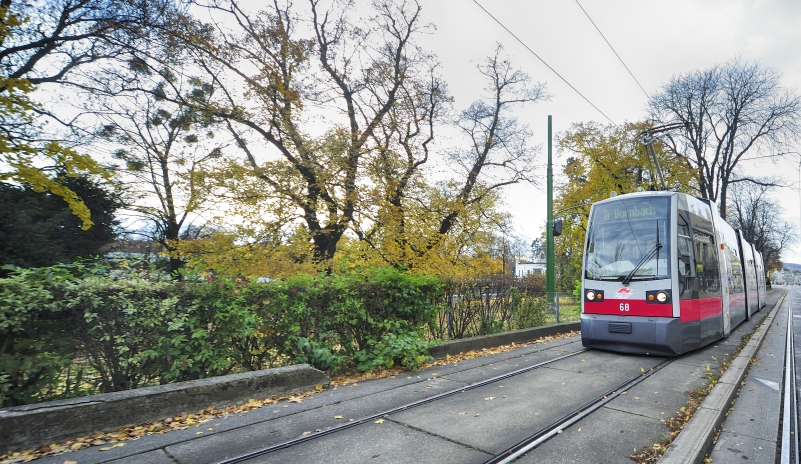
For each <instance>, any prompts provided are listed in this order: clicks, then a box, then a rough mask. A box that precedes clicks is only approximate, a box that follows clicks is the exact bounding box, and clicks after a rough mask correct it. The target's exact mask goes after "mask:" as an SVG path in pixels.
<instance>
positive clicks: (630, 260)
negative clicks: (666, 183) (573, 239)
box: [584, 197, 670, 281]
mask: <svg viewBox="0 0 801 464" xmlns="http://www.w3.org/2000/svg"><path fill="white" fill-rule="evenodd" d="M669 217H670V198H666V197H651V198H649V197H637V198H626V199H624V198H621V199H619V200H613V201H609V202H606V203H603V204H599V205H596V206H595V208H594V209H593V213H592V217H591V218H590V226H589V231H588V232H587V234H588V239H587V250H586V253H585V259H586V262H585V266H584V269H585V276H584V277H585V278H587V279H593V280H621V281H622V280H624V279H626V277H628V278H629V280H650V279H666V278H669V277H670V267H669V263H670V240H669V238H668V237H670V229H669V224H670V221H669V220H668V219H669ZM658 245H661V246H658ZM638 266H639V268H638ZM635 269H636V271H635V272H634V273H633V274H632V275H631V276H629V274H631V272H632V270H635Z"/></svg>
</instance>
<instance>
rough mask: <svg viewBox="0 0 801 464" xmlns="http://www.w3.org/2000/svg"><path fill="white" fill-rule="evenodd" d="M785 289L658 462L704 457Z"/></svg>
mask: <svg viewBox="0 0 801 464" xmlns="http://www.w3.org/2000/svg"><path fill="white" fill-rule="evenodd" d="M786 295H787V291H786V290H785V291H784V294H782V296H781V297H780V298H779V300H778V301H776V303H775V304H774V305H773V307H772V308H771V309H770V312H769V313H768V315H767V317H766V318H765V320H764V321H762V324H760V325H759V328H758V329H757V331H756V333H754V335H753V336H752V337H751V339H750V340H749V341H748V343H747V344H746V345H745V346H744V347H743V349H742V350H741V351H740V354H738V355H737V357H736V358H735V359H734V360H733V361H732V363H731V365H730V366H729V368H728V369H726V372H724V373H723V375H722V376H721V377H720V380H719V381H718V383H717V384H716V385H715V386H714V387H713V388H712V391H711V392H709V395H707V397H706V398H705V399H704V401H703V402H702V403H701V406H700V407H699V408H698V410H697V411H695V414H693V417H692V418H691V419H690V421H689V422H687V425H685V426H684V428H683V429H682V430H681V432H680V433H679V435H678V436H677V437H676V439H675V440H673V443H671V445H670V446H669V447H668V449H667V451H666V452H665V454H664V455H663V456H662V458H661V459H660V460H659V463H660V464H684V463H694V464H695V463H700V462H702V461H703V460H704V457H705V456H706V453H707V451H708V450H709V446H710V445H711V444H712V438H713V436H714V434H715V431H716V428H717V427H718V426H719V425H720V424H722V423H723V421H724V420H725V417H726V413H727V412H728V411H729V408H730V407H731V404H732V401H733V400H734V399H735V397H736V396H737V389H738V388H739V387H740V383H741V382H742V381H743V379H744V378H745V375H746V373H747V372H748V367H749V366H750V362H751V359H753V357H754V355H755V354H756V353H757V350H758V349H759V347H760V345H762V342H763V340H764V339H765V336H766V335H767V333H768V329H769V328H770V325H771V323H772V322H773V319H774V318H775V317H776V314H778V312H779V308H780V307H781V304H782V302H783V301H784V297H785V296H786Z"/></svg>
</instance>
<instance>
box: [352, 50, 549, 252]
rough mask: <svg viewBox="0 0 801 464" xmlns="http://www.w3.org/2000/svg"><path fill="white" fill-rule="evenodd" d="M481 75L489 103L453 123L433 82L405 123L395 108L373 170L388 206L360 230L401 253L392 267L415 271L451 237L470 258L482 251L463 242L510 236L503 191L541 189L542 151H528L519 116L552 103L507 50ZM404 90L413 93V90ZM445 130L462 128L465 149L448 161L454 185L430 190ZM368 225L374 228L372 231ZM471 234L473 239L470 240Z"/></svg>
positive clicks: (376, 244) (420, 94)
mask: <svg viewBox="0 0 801 464" xmlns="http://www.w3.org/2000/svg"><path fill="white" fill-rule="evenodd" d="M477 68H478V71H479V73H480V74H482V75H483V76H484V77H485V78H486V87H485V95H484V98H483V99H481V100H477V101H475V102H474V103H472V104H471V105H470V106H469V107H468V108H467V109H465V110H464V111H462V112H461V113H460V114H459V115H458V116H457V117H455V118H453V120H450V121H448V120H447V119H446V116H447V115H448V113H447V110H448V105H447V103H448V102H447V100H445V99H444V97H445V95H444V89H443V88H442V86H443V84H442V83H441V82H439V81H438V80H436V79H434V78H432V79H431V80H430V81H429V82H428V83H427V85H428V88H426V89H424V91H423V90H422V89H418V90H417V91H416V92H415V94H416V95H418V97H417V98H415V99H411V98H410V99H404V101H409V102H414V104H413V105H410V107H408V108H405V109H403V111H404V112H405V114H404V116H403V117H398V114H397V112H398V109H396V108H393V109H392V110H391V111H390V122H391V124H389V125H382V126H381V132H380V134H379V135H380V137H376V139H377V147H378V152H379V154H380V156H378V157H377V158H376V160H375V162H374V163H373V164H372V165H371V166H372V168H373V169H371V175H372V176H373V177H372V179H373V180H374V181H375V182H376V183H377V184H379V185H382V186H384V190H383V192H384V195H385V197H384V198H383V199H378V200H379V201H378V202H377V203H379V204H383V205H384V206H383V207H382V208H381V209H379V210H377V211H376V214H375V215H374V216H372V217H368V219H369V220H368V221H363V222H359V223H357V224H356V225H355V229H356V230H357V233H358V235H359V237H360V238H361V239H362V240H366V241H368V242H369V243H370V244H371V246H373V247H374V248H380V247H381V246H384V247H385V248H387V249H391V250H396V251H397V252H396V253H384V256H385V259H386V260H387V261H388V262H390V263H391V264H397V263H398V262H400V263H403V264H406V265H411V263H413V262H415V261H418V260H420V259H422V258H424V257H425V256H426V254H428V253H431V252H432V250H435V249H437V248H438V247H440V246H441V245H442V243H443V241H445V240H446V237H450V238H456V241H455V242H456V243H454V244H453V245H455V246H456V247H459V248H462V249H465V250H466V249H475V247H474V246H473V245H471V244H468V243H463V242H462V243H460V240H465V239H466V240H468V241H471V242H474V244H475V245H476V246H478V243H475V240H476V238H477V234H478V233H479V230H487V229H494V230H495V232H493V233H497V232H498V231H500V232H501V233H503V234H505V235H506V234H507V233H506V232H505V231H504V229H505V226H504V225H503V224H504V222H505V218H503V217H502V216H503V215H502V214H494V212H493V210H494V209H495V206H496V205H497V200H498V198H499V196H498V195H499V191H500V190H501V189H502V188H503V187H505V186H508V185H510V184H515V183H519V182H532V183H534V182H535V180H534V178H533V177H532V176H531V173H532V172H534V171H535V169H534V163H535V158H536V154H537V149H536V148H535V147H531V146H529V140H530V138H531V131H530V130H529V129H528V127H526V126H524V125H520V124H519V123H518V121H517V120H516V119H515V117H514V116H513V111H514V109H515V107H519V106H523V105H525V104H528V103H534V102H536V101H538V100H541V99H545V98H547V95H546V94H545V90H544V88H545V87H544V85H543V84H540V83H532V82H531V79H530V78H529V76H527V75H526V74H525V73H523V72H521V71H519V70H515V69H513V67H512V65H511V62H510V61H509V59H508V58H507V57H505V56H504V53H503V48H502V47H501V46H500V45H496V46H495V48H494V50H493V54H492V55H491V56H489V57H487V58H485V59H484V60H483V61H482V62H481V63H480V64H479V65H478V66H477ZM402 90H403V91H408V89H407V88H406V87H404V88H403V89H402ZM395 121H405V124H398V123H396V122H395ZM410 122H413V123H410ZM444 125H453V126H455V127H456V128H457V129H458V130H459V131H460V132H461V133H462V135H463V136H464V138H463V144H462V146H461V147H458V148H456V149H450V150H449V151H445V152H444V153H441V154H442V155H444V161H445V162H446V163H447V164H448V165H449V166H451V167H452V168H453V171H452V173H451V176H452V177H451V179H450V181H449V182H447V183H443V184H440V185H439V186H438V187H436V188H431V187H430V186H429V185H428V184H427V183H426V182H429V181H430V179H427V178H425V176H424V174H425V172H424V169H425V168H426V164H427V163H428V162H429V160H430V155H432V154H438V153H437V152H436V151H434V152H432V150H431V149H430V147H429V144H430V143H431V142H432V141H433V140H434V138H435V129H440V130H442V129H443V126H444ZM380 200H383V203H382V202H381V201H380ZM459 222H462V226H461V227H459V226H458V224H459ZM363 223H366V224H369V225H370V227H369V228H365V229H366V230H365V231H362V228H361V226H363ZM468 228H469V229H472V230H473V231H474V232H472V233H468V231H467V230H466V229H468ZM455 229H458V230H455ZM493 233H490V234H487V235H485V236H484V237H486V238H490V237H491V236H492V235H493ZM381 240H383V242H381ZM388 241H392V242H394V243H392V244H388V243H387V242H388ZM493 241H494V240H493Z"/></svg>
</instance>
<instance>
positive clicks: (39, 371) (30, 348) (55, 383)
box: [0, 264, 102, 406]
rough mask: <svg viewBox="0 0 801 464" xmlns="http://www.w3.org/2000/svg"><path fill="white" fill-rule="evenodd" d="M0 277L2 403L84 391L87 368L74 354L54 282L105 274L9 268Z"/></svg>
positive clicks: (81, 269) (81, 267)
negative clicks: (78, 363)
mask: <svg viewBox="0 0 801 464" xmlns="http://www.w3.org/2000/svg"><path fill="white" fill-rule="evenodd" d="M3 270H4V271H5V273H6V275H7V277H5V278H0V406H15V405H21V404H29V403H35V402H39V401H46V400H52V399H59V398H68V397H71V396H76V395H79V394H80V392H79V391H78V388H79V385H80V384H81V383H82V380H83V379H82V377H83V372H84V371H83V369H82V368H81V367H77V368H75V369H71V368H70V367H71V365H72V361H73V357H74V356H75V344H74V343H73V340H72V337H71V332H70V330H69V329H70V326H69V324H68V316H67V315H66V314H65V313H64V312H63V311H62V308H61V307H60V306H59V305H58V304H57V303H58V299H57V297H56V296H54V295H53V293H52V288H53V286H54V285H57V284H59V283H60V282H64V281H69V280H72V279H75V278H80V277H83V276H87V275H98V274H102V270H100V269H98V268H96V267H87V266H84V265H82V264H74V265H57V266H52V267H47V268H36V269H21V268H17V267H14V266H4V267H3Z"/></svg>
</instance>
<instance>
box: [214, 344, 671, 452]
mask: <svg viewBox="0 0 801 464" xmlns="http://www.w3.org/2000/svg"><path fill="white" fill-rule="evenodd" d="M587 351H588V350H586V349H582V350H580V351H577V352H574V353H569V354H567V355H563V356H559V357H557V358H554V359H550V360H547V361H544V362H540V363H537V364H534V365H532V366H527V367H525V368H522V369H517V370H514V371H511V372H508V373H505V374H502V375H499V376H496V377H492V378H490V379H486V380H482V381H479V382H475V383H472V384H470V385H466V386H462V387H459V388H455V389H452V390H449V391H446V392H443V393H439V394H436V395H432V396H430V397H427V398H423V399H421V400H417V401H414V402H411V403H408V404H404V405H402V406H397V407H393V408H390V409H386V410H383V411H381V412H378V413H374V414H369V415H366V416H363V417H361V418H358V419H354V420H351V421H349V422H348V423H345V424H341V425H337V426H334V427H331V428H328V429H325V430H321V431H318V432H315V433H312V434H309V435H306V436H302V437H297V438H294V439H291V440H287V441H284V442H281V443H277V444H273V445H270V446H265V447H262V448H259V449H256V450H253V451H250V452H248V453H244V454H241V455H239V456H234V457H230V458H226V459H224V460H221V461H218V462H217V463H216V464H234V463H243V462H249V461H253V460H257V461H259V462H261V461H262V460H263V459H269V455H270V454H271V453H274V452H276V451H279V450H284V449H287V448H291V447H294V446H299V445H302V444H305V443H309V442H312V441H314V440H318V439H320V438H322V437H325V436H330V435H333V434H337V433H339V432H343V431H345V430H347V429H350V428H353V427H357V426H359V425H362V424H367V423H370V422H374V421H376V420H380V419H388V418H389V416H391V415H393V414H397V413H399V412H403V411H408V410H410V409H414V408H416V407H419V406H422V405H425V404H430V403H433V402H436V401H439V400H443V399H445V398H448V397H451V396H453V395H457V394H460V393H465V392H467V391H470V390H475V389H478V388H481V387H485V386H488V385H491V384H493V383H497V382H499V381H502V380H506V379H510V378H512V377H516V376H519V375H521V374H525V373H527V372H531V371H534V370H536V369H539V368H542V367H546V366H551V367H556V365H557V363H559V362H560V361H565V360H567V359H569V358H573V357H575V356H578V355H581V354H584V353H586V352H587ZM679 358H680V357H679ZM679 358H668V359H665V360H664V361H662V362H660V363H658V364H656V365H654V366H652V367H650V368H648V369H646V370H644V371H643V372H640V373H638V375H636V376H634V377H629V378H627V379H625V380H624V381H622V382H620V383H618V384H617V385H616V386H614V387H613V388H610V389H607V390H606V391H604V392H603V393H602V394H599V395H597V396H595V397H593V398H592V399H590V400H588V401H586V402H584V403H583V404H582V405H581V406H580V407H578V408H576V409H574V410H572V411H570V412H569V413H567V414H564V415H562V416H561V417H560V418H558V419H556V420H554V421H552V422H551V423H550V425H547V426H545V427H544V428H541V429H540V430H539V431H537V432H536V433H534V434H533V435H531V436H529V437H527V438H526V439H524V440H522V441H520V442H518V443H515V444H514V445H512V446H509V447H507V448H506V449H505V450H504V451H502V452H500V453H497V454H494V453H490V454H491V455H492V454H494V456H493V457H492V458H490V459H489V460H487V461H486V462H487V463H500V462H511V461H513V460H515V459H517V458H518V457H519V456H522V455H524V454H525V453H527V452H530V451H531V450H533V449H534V448H536V447H537V446H539V445H540V444H542V443H544V442H545V441H547V440H550V439H551V438H553V437H555V436H557V435H558V434H559V433H560V432H561V431H562V430H564V429H566V428H568V427H570V426H572V425H574V424H576V423H577V422H579V421H581V420H582V419H584V418H586V417H587V416H589V415H591V414H592V413H594V412H596V411H597V410H598V409H600V408H602V407H603V406H605V405H607V404H608V403H610V402H611V401H613V400H615V399H617V398H619V397H620V396H621V395H623V394H625V392H627V390H629V389H631V388H632V387H635V386H636V385H638V384H640V383H642V382H644V381H645V380H647V379H648V378H650V377H651V376H652V375H653V374H655V373H657V372H658V371H660V370H661V369H663V368H664V367H666V366H668V365H670V364H671V363H673V362H675V361H676V360H677V359H679ZM401 425H403V424H401ZM258 458H262V459H258Z"/></svg>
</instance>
